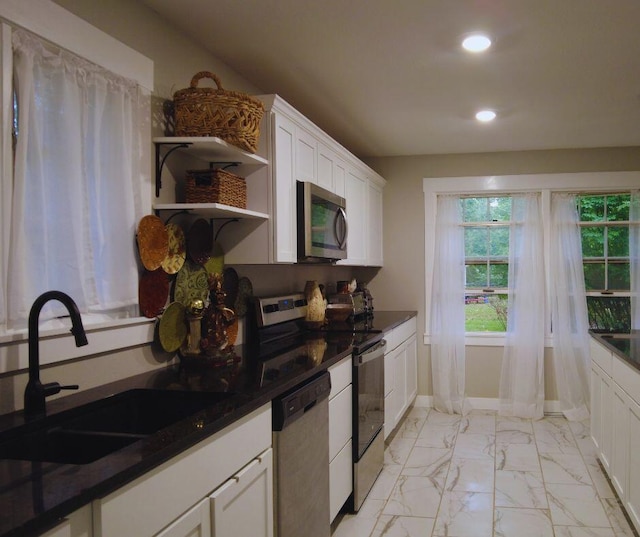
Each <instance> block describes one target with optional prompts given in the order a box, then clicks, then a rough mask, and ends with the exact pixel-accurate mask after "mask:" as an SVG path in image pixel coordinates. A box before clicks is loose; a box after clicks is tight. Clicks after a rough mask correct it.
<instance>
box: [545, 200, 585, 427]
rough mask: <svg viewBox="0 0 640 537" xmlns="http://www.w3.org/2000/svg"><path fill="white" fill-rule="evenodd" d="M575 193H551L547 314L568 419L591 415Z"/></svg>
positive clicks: (560, 393)
mask: <svg viewBox="0 0 640 537" xmlns="http://www.w3.org/2000/svg"><path fill="white" fill-rule="evenodd" d="M578 222H579V217H578V210H577V206H576V196H575V195H573V194H568V193H556V194H553V195H552V197H551V244H550V250H549V253H550V275H551V293H550V295H551V315H552V328H553V342H554V351H553V363H554V368H555V373H556V385H557V387H558V397H559V400H560V405H561V410H562V412H563V414H564V415H565V417H566V418H567V419H569V420H574V421H580V420H584V419H587V418H588V417H589V389H590V373H589V371H590V368H591V362H590V361H591V357H590V353H589V338H590V336H589V324H588V318H587V300H586V296H585V286H584V270H583V266H582V243H581V236H580V228H579V226H578Z"/></svg>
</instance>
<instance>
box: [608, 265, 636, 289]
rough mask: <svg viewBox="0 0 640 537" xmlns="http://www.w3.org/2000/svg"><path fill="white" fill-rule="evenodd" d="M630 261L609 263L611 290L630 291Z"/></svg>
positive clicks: (609, 287) (609, 286)
mask: <svg viewBox="0 0 640 537" xmlns="http://www.w3.org/2000/svg"><path fill="white" fill-rule="evenodd" d="M630 276H631V270H630V268H629V263H611V262H610V263H609V282H608V283H609V285H608V286H607V287H608V289H609V290H613V291H628V290H629V289H630V288H631V284H630V280H631V277H630Z"/></svg>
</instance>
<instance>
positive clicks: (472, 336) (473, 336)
mask: <svg viewBox="0 0 640 537" xmlns="http://www.w3.org/2000/svg"><path fill="white" fill-rule="evenodd" d="M505 340H506V335H505V334H499V333H496V332H490V333H486V334H483V333H471V332H470V333H467V334H465V338H464V344H465V346H466V347H504V343H505ZM423 341H424V344H425V345H430V344H431V336H430V335H429V334H425V335H424V337H423ZM544 346H545V347H553V336H546V337H545V338H544Z"/></svg>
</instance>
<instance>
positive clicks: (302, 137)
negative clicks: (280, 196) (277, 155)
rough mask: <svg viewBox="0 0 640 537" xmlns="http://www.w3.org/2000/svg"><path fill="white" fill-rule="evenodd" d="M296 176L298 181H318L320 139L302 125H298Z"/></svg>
mask: <svg viewBox="0 0 640 537" xmlns="http://www.w3.org/2000/svg"><path fill="white" fill-rule="evenodd" d="M295 154H296V158H295V161H296V176H295V179H296V180H297V181H310V182H312V183H316V184H317V183H318V176H317V174H316V160H317V155H318V141H317V140H316V138H315V136H313V134H311V133H310V132H308V131H306V130H305V129H303V128H302V127H296V145H295Z"/></svg>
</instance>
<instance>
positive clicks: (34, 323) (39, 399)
mask: <svg viewBox="0 0 640 537" xmlns="http://www.w3.org/2000/svg"><path fill="white" fill-rule="evenodd" d="M49 300H58V301H59V302H61V303H62V304H63V305H64V306H65V307H66V308H67V311H68V312H69V316H70V317H71V325H72V326H71V333H72V334H73V336H74V337H75V339H76V347H82V346H83V345H86V344H87V343H88V342H87V335H86V334H85V331H84V326H82V318H81V317H80V312H79V311H78V306H77V305H76V303H75V302H74V301H73V299H72V298H71V297H70V296H69V295H67V294H66V293H63V292H62V291H47V292H46V293H42V294H41V295H40V296H39V297H38V298H36V299H35V301H34V302H33V305H32V306H31V310H30V311H29V382H28V383H27V387H26V388H25V390H24V415H25V419H27V420H33V419H36V418H39V417H43V416H45V415H46V413H47V407H46V403H45V398H46V397H48V396H49V395H54V394H56V393H58V392H59V391H60V390H77V389H78V385H77V384H72V385H68V386H61V385H60V384H59V383H58V382H48V383H46V384H42V382H40V351H39V336H38V319H39V317H40V311H41V310H42V308H43V307H44V305H45V304H46V303H47V302H49Z"/></svg>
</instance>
